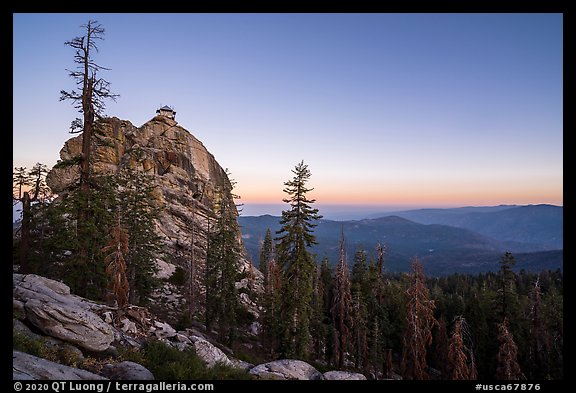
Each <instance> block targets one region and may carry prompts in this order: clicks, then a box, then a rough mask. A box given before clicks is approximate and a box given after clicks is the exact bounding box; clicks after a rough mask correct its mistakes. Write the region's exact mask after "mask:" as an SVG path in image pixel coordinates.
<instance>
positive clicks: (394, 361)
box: [259, 162, 563, 380]
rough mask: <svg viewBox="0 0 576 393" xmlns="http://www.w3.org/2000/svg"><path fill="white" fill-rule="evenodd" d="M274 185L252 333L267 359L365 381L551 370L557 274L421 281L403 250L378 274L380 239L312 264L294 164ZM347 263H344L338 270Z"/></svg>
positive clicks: (302, 175)
mask: <svg viewBox="0 0 576 393" xmlns="http://www.w3.org/2000/svg"><path fill="white" fill-rule="evenodd" d="M293 172H294V178H293V179H292V180H291V181H289V182H286V183H285V185H286V186H287V187H286V189H285V190H284V191H285V192H286V193H287V194H288V196H289V197H288V198H287V199H285V200H284V202H287V203H288V204H289V205H290V208H289V210H286V211H284V212H282V219H281V225H282V226H281V229H280V230H279V231H278V232H277V237H275V238H274V237H273V235H272V233H271V232H270V230H269V229H268V230H267V232H266V235H265V238H264V240H263V243H262V247H261V252H260V261H259V267H260V270H261V271H262V273H264V286H265V291H264V294H263V296H262V305H263V307H264V313H263V316H262V319H261V320H262V325H263V333H262V342H263V345H264V347H265V348H266V349H267V353H268V356H269V357H270V358H285V357H295V358H299V359H306V360H309V361H310V362H312V363H314V364H318V365H319V366H323V367H331V368H338V369H350V370H355V371H359V372H362V373H364V374H366V375H368V376H371V377H373V378H378V379H381V378H384V379H386V378H397V377H401V378H403V379H417V380H426V379H488V380H490V379H496V380H522V379H536V380H539V379H561V378H562V376H563V374H562V366H563V357H562V347H563V327H562V326H563V325H562V320H563V315H562V310H563V298H562V293H563V275H562V272H561V271H555V272H550V271H543V272H541V273H539V274H536V273H530V272H526V271H524V270H522V271H520V272H519V273H515V272H514V271H513V267H514V265H515V259H514V256H513V255H512V254H511V253H508V252H507V253H505V254H504V255H503V256H502V259H501V261H500V270H499V271H498V272H492V273H487V274H479V275H476V276H472V275H459V274H454V275H451V276H446V277H437V278H427V277H426V276H425V274H424V269H423V266H422V264H421V263H420V262H419V260H418V259H417V258H414V260H413V261H412V264H411V272H410V274H399V273H395V274H394V273H387V272H386V271H385V246H384V245H382V244H377V246H376V249H375V253H374V254H372V253H368V252H367V251H366V250H358V251H357V252H356V253H355V255H354V256H353V259H352V263H351V264H350V263H349V260H348V255H347V254H346V246H345V242H346V240H345V234H344V233H342V236H341V240H340V244H339V250H340V253H339V259H338V261H336V263H334V266H335V267H334V268H333V267H332V266H333V264H332V263H330V261H329V260H328V258H327V257H325V258H324V259H323V260H322V261H321V262H320V263H317V261H316V256H315V255H312V254H311V253H310V252H309V251H308V247H310V246H311V245H312V244H315V241H316V240H315V237H314V235H313V228H314V227H315V226H316V225H317V223H316V221H317V220H318V219H319V218H321V216H320V215H319V214H318V210H317V209H314V208H312V204H313V203H314V202H315V200H313V199H308V198H307V196H306V193H307V192H309V191H311V190H312V189H309V188H307V187H306V182H307V181H308V179H309V178H310V171H309V169H308V166H307V165H305V164H304V162H301V163H299V164H298V165H297V166H296V167H295V169H294V170H293ZM350 266H351V269H350Z"/></svg>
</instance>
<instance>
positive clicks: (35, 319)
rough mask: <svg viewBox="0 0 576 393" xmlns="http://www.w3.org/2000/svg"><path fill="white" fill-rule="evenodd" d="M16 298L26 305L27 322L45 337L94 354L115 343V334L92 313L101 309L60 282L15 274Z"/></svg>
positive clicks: (14, 293) (31, 275)
mask: <svg viewBox="0 0 576 393" xmlns="http://www.w3.org/2000/svg"><path fill="white" fill-rule="evenodd" d="M13 296H14V300H16V301H18V302H21V303H22V304H23V306H24V312H25V319H26V320H28V321H29V322H30V323H31V324H33V325H34V326H35V327H37V328H38V329H40V330H41V331H42V332H43V333H44V334H46V335H49V336H52V337H55V338H58V339H61V340H63V341H66V342H69V343H72V344H74V345H76V346H78V347H81V348H84V349H87V350H89V351H95V352H100V351H104V350H106V349H107V348H108V347H109V346H110V344H111V343H112V342H113V341H114V330H113V329H112V328H111V327H110V325H108V324H107V323H105V322H104V321H103V320H102V318H100V317H99V316H98V315H96V314H95V313H94V312H92V309H97V308H98V307H99V306H98V305H97V304H95V303H92V302H89V301H87V300H86V299H82V298H80V297H78V296H74V295H71V294H70V288H69V287H68V286H66V285H64V284H62V283H60V282H58V281H54V280H51V279H48V278H45V277H41V276H37V275H34V274H28V275H22V274H14V275H13Z"/></svg>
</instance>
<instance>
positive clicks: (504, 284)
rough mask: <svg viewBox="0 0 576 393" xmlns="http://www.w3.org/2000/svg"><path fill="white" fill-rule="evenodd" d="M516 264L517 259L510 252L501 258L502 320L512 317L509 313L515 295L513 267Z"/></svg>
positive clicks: (500, 308)
mask: <svg viewBox="0 0 576 393" xmlns="http://www.w3.org/2000/svg"><path fill="white" fill-rule="evenodd" d="M515 264H516V259H515V258H514V255H512V253H510V252H506V253H505V254H504V256H503V257H502V259H501V260H500V288H499V289H498V291H499V293H500V307H499V310H500V315H501V318H502V320H503V319H504V318H510V315H509V313H510V309H511V303H512V301H513V299H512V298H513V296H514V272H513V271H512V268H513V267H514V265H515Z"/></svg>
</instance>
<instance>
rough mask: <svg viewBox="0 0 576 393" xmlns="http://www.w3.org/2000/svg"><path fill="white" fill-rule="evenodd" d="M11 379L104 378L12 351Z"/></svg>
mask: <svg viewBox="0 0 576 393" xmlns="http://www.w3.org/2000/svg"><path fill="white" fill-rule="evenodd" d="M12 379H14V380H39V379H48V380H105V379H106V378H104V377H102V376H100V375H97V374H93V373H91V372H88V371H85V370H80V369H77V368H73V367H68V366H64V365H62V364H58V363H54V362H51V361H49V360H46V359H42V358H38V357H36V356H32V355H29V354H27V353H23V352H19V351H12Z"/></svg>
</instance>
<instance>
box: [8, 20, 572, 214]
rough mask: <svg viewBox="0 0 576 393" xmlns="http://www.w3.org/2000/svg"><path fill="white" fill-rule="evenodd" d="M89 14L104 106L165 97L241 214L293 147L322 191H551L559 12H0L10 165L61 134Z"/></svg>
mask: <svg viewBox="0 0 576 393" xmlns="http://www.w3.org/2000/svg"><path fill="white" fill-rule="evenodd" d="M88 19H96V20H98V22H100V23H101V24H102V25H103V26H104V28H105V29H106V34H105V40H104V41H102V42H101V43H100V44H99V47H100V52H99V53H97V54H96V55H95V56H94V60H95V61H96V62H97V63H98V64H100V65H102V66H105V67H108V68H110V69H111V70H110V71H106V72H103V73H101V74H100V75H101V76H102V77H104V78H106V79H107V80H108V81H110V82H111V88H112V90H113V91H114V92H115V93H118V94H120V98H119V99H118V100H117V102H109V103H108V105H107V110H106V114H108V115H110V116H117V117H119V118H122V119H127V120H130V121H131V122H132V123H133V124H134V125H136V126H140V125H142V124H143V123H145V122H146V121H148V120H150V119H151V118H152V117H153V116H154V114H155V110H156V109H157V108H158V107H159V106H161V105H166V104H167V105H171V106H173V107H174V108H175V109H176V111H177V117H176V120H177V121H178V122H179V123H180V124H181V125H182V126H183V127H185V128H186V129H188V130H189V131H190V132H191V133H192V134H194V135H195V136H196V137H197V138H198V139H200V140H201V141H202V142H203V143H204V145H205V146H206V147H207V149H208V150H209V151H210V152H211V153H212V154H214V156H215V157H216V159H217V160H218V162H219V163H220V164H221V165H222V167H224V168H229V170H230V171H231V173H232V177H233V178H234V179H235V180H236V181H237V189H236V191H237V193H238V194H239V195H241V196H242V199H241V202H243V203H244V204H245V214H260V213H266V212H270V213H279V211H280V210H279V207H278V206H279V205H278V204H280V208H281V199H282V198H283V197H284V195H283V193H282V189H283V187H284V186H283V182H284V181H287V180H289V179H290V178H291V177H292V173H291V170H292V169H293V167H294V166H295V165H296V164H297V163H298V162H299V161H301V160H304V161H305V162H306V163H307V164H308V165H309V169H310V170H311V172H312V178H311V180H310V186H311V187H314V188H315V190H314V191H313V192H312V193H311V197H314V198H316V199H317V201H318V204H319V205H329V204H333V205H342V204H348V205H356V206H363V208H366V206H376V205H377V206H388V207H397V208H405V207H435V206H446V207H457V206H467V205H495V204H501V203H502V204H532V203H534V204H535V203H551V204H558V205H562V204H563V199H562V190H563V155H562V154H563V112H562V103H563V91H562V89H563V79H562V74H563V68H562V64H563V42H562V29H563V22H562V15H561V14H531V13H524V14H475V13H470V14H130V13H123V14H57V13H55V14H14V18H13V20H14V28H13V33H14V34H13V37H14V50H13V66H14V74H13V91H14V94H13V98H14V105H13V120H14V128H13V135H14V138H13V141H14V142H13V143H14V145H13V166H27V167H31V166H32V165H33V164H34V163H35V162H38V161H40V162H43V163H46V164H48V165H49V166H51V165H53V164H54V163H56V160H57V159H58V158H59V156H58V153H59V150H60V149H61V147H62V146H63V144H64V142H65V141H66V140H67V139H68V138H69V137H70V135H69V134H68V127H69V125H70V121H71V120H72V119H74V118H75V117H77V116H78V114H77V112H76V110H75V109H74V108H73V107H72V106H71V104H70V103H68V102H60V101H59V100H58V99H59V92H60V90H62V89H65V90H69V89H71V88H72V87H73V86H74V84H73V83H74V82H73V80H72V79H71V78H69V77H68V75H67V72H66V69H70V68H72V67H74V64H73V61H72V60H73V59H72V57H73V50H72V49H71V48H69V47H67V46H65V45H64V42H65V41H67V40H70V39H72V38H74V37H75V36H79V35H81V34H82V33H83V31H82V29H81V28H80V25H82V24H84V23H85V22H86V21H87V20H88ZM260 204H270V206H271V207H269V208H263V207H260V208H258V209H256V208H253V207H254V206H256V205H260ZM274 206H275V207H274Z"/></svg>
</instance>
